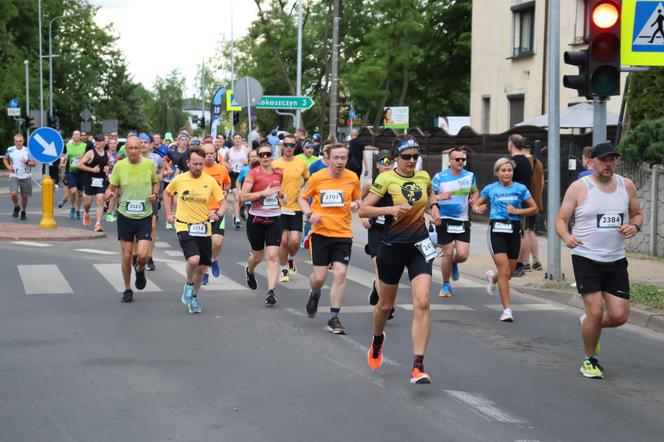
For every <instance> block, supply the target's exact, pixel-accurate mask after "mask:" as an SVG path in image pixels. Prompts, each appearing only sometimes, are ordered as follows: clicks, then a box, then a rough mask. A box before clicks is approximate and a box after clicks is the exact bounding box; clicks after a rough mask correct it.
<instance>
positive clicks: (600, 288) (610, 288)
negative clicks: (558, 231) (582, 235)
mask: <svg viewBox="0 0 664 442" xmlns="http://www.w3.org/2000/svg"><path fill="white" fill-rule="evenodd" d="M572 267H573V268H574V279H575V280H576V290H577V291H578V292H579V293H581V294H582V295H587V294H589V293H596V292H606V293H610V294H612V295H614V296H617V297H619V298H623V299H629V274H628V273H627V258H623V259H619V260H618V261H612V262H599V261H593V260H592V259H588V258H585V257H583V256H579V255H572Z"/></svg>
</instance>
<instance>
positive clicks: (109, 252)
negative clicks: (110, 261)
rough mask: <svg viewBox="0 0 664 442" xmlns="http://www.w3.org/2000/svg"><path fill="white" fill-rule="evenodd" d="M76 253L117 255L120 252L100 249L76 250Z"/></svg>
mask: <svg viewBox="0 0 664 442" xmlns="http://www.w3.org/2000/svg"><path fill="white" fill-rule="evenodd" d="M74 251H75V252H83V253H92V254H94V255H117V254H118V252H111V251H108V250H99V249H74Z"/></svg>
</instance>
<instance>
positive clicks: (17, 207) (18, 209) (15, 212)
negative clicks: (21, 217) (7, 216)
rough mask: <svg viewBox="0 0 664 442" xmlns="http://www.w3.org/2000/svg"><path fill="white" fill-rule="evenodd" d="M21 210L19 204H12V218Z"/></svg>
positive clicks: (16, 216)
mask: <svg viewBox="0 0 664 442" xmlns="http://www.w3.org/2000/svg"><path fill="white" fill-rule="evenodd" d="M20 211H21V208H20V207H19V206H14V213H12V217H13V218H18V214H19V212H20Z"/></svg>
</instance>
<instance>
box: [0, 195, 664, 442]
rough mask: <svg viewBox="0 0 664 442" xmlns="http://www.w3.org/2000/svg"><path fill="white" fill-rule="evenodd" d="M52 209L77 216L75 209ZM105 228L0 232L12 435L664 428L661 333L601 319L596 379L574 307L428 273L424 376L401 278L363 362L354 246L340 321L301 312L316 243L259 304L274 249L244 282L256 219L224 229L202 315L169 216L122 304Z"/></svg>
mask: <svg viewBox="0 0 664 442" xmlns="http://www.w3.org/2000/svg"><path fill="white" fill-rule="evenodd" d="M37 202H38V199H35V200H34V201H33V202H32V205H33V207H32V211H35V206H36V205H37ZM10 211H11V206H10V204H9V202H8V198H7V197H4V198H3V199H2V200H1V201H0V222H13V221H12V218H11V214H10ZM30 212H31V211H30V210H29V213H28V216H29V220H28V222H34V223H37V222H38V215H37V214H36V213H30ZM57 221H58V223H59V224H60V225H62V226H67V227H78V226H79V224H78V222H75V221H71V220H69V219H68V217H67V216H66V212H65V211H64V210H62V211H58V216H57ZM16 222H18V221H16ZM105 227H106V228H107V233H108V236H109V238H108V239H106V240H91V241H84V242H61V243H50V244H49V245H47V246H45V247H44V246H42V247H39V246H38V245H35V244H34V243H31V242H28V243H13V242H1V243H0V280H2V281H3V285H2V289H0V301H2V305H3V307H2V309H0V324H1V325H0V327H1V330H2V332H1V333H0V429H1V430H0V440H2V441H5V440H6V441H19V440H20V441H46V440H48V441H90V440H94V441H118V440H123V441H147V440H150V441H152V440H155V441H156V440H174V441H194V440H196V441H339V440H348V441H379V440H380V441H414V440H418V441H475V440H477V441H525V440H528V441H536V440H537V441H576V440H579V441H582V440H588V439H589V438H590V439H595V440H597V439H599V440H603V441H625V440H634V441H660V440H662V434H663V431H664V424H663V423H662V421H661V416H662V412H664V404H663V402H662V401H663V400H664V376H663V375H664V354H663V352H662V350H661V349H662V343H663V342H664V340H663V339H662V338H663V336H662V335H660V334H656V333H654V332H650V331H647V330H643V329H639V328H636V327H632V326H625V327H622V328H620V329H617V330H607V331H605V333H604V335H603V338H602V355H601V361H602V363H603V365H604V366H605V368H606V370H605V374H606V379H604V380H588V379H584V378H583V377H582V376H581V375H580V373H579V371H578V369H579V366H580V363H581V356H582V353H583V351H582V346H581V340H580V330H579V324H578V317H579V315H580V311H578V310H575V309H573V308H570V307H567V306H562V305H558V304H554V303H551V302H544V301H542V300H541V299H538V298H534V297H530V296H514V306H513V310H514V314H515V322H514V323H512V324H504V323H501V322H499V321H498V315H499V313H500V311H499V307H498V304H499V300H498V299H497V298H490V297H489V296H487V295H486V293H485V291H484V289H483V287H482V284H481V283H480V282H477V281H472V280H468V279H464V278H462V281H461V284H460V285H463V286H464V287H458V288H457V289H456V292H455V297H454V298H452V299H450V300H441V299H439V298H438V297H437V296H436V293H437V290H438V286H434V287H433V288H432V298H431V301H432V318H433V323H432V331H431V341H430V345H429V350H428V353H427V355H426V358H425V366H426V368H427V371H428V372H429V374H430V375H431V376H432V379H433V383H432V384H431V385H428V386H426V385H424V386H414V385H410V384H409V382H408V379H409V371H410V367H411V363H412V360H411V359H412V355H411V344H410V319H411V313H410V312H409V311H408V307H409V305H410V304H411V302H412V301H411V299H410V295H409V292H408V287H407V285H408V282H407V280H406V279H402V283H403V284H404V288H402V289H401V290H400V293H399V299H398V303H399V305H400V307H399V308H398V309H397V312H396V318H395V319H394V320H393V321H390V323H389V327H388V330H387V340H386V344H385V350H384V351H385V357H386V358H387V360H386V361H385V363H384V364H383V367H381V369H380V370H378V371H377V372H373V371H372V370H370V369H369V368H368V366H367V363H366V350H367V346H368V345H369V343H370V339H371V317H370V313H369V311H370V309H369V308H368V307H367V295H368V292H369V286H370V283H371V276H370V273H369V272H370V269H371V268H370V263H369V260H368V258H367V257H366V255H364V253H363V252H362V249H361V247H360V246H356V247H354V248H353V256H352V258H351V270H350V272H351V275H352V278H351V280H349V282H348V284H347V295H346V301H345V306H344V309H342V313H341V318H342V320H343V322H344V324H345V325H346V327H347V329H348V335H347V336H345V337H343V336H335V335H332V334H331V333H329V332H328V331H327V330H326V328H325V324H326V321H327V309H326V308H325V306H328V305H329V298H328V297H327V290H324V292H323V298H322V299H321V309H320V310H319V314H318V316H317V317H316V318H315V319H308V318H307V317H306V316H305V314H304V304H305V302H306V298H307V293H308V290H307V288H306V287H307V282H306V276H303V275H308V273H309V271H310V265H309V264H308V263H307V261H308V254H307V253H306V252H305V251H301V253H300V254H299V255H298V258H299V259H298V260H297V263H298V265H299V270H300V274H299V275H298V276H296V277H295V278H293V279H292V281H291V282H290V283H288V284H286V286H279V287H278V289H277V296H278V304H277V306H276V307H275V308H268V307H266V306H265V304H264V300H263V299H264V292H265V278H264V276H262V275H264V274H265V270H264V265H261V266H260V267H259V270H258V273H259V276H258V284H259V289H258V290H257V291H255V292H253V291H250V290H249V289H247V288H246V286H245V283H244V277H243V267H244V264H243V262H244V261H246V257H247V252H248V243H247V240H246V237H245V232H244V228H243V229H242V230H241V231H239V232H236V231H229V232H227V235H226V243H225V246H224V251H223V252H222V259H221V262H222V274H223V278H222V280H221V281H220V280H214V278H213V279H212V280H211V285H210V286H209V289H206V290H203V291H202V292H201V294H200V297H201V301H202V306H203V313H202V314H200V315H193V316H192V315H189V314H188V313H187V312H186V308H185V306H183V305H182V304H181V303H180V300H179V297H180V293H181V289H182V284H183V282H184V280H183V277H182V275H181V274H180V273H179V271H180V270H181V269H182V265H183V258H182V256H181V255H180V254H179V246H178V243H177V239H176V238H175V234H174V233H173V232H172V231H171V232H168V231H165V230H163V223H162V222H160V238H159V242H158V243H157V245H158V247H157V250H156V252H155V255H154V256H155V258H156V261H157V270H156V271H155V272H148V279H149V280H150V282H151V284H149V285H148V288H147V289H149V290H146V291H145V292H135V302H133V303H131V304H122V303H120V297H121V296H120V294H119V293H118V290H117V289H116V286H115V285H114V284H117V277H118V275H119V264H118V262H119V253H118V252H119V247H118V245H117V242H116V241H115V228H114V225H112V224H108V223H106V224H105ZM479 253H482V252H481V251H480V252H479ZM461 270H462V272H463V267H462V268H461Z"/></svg>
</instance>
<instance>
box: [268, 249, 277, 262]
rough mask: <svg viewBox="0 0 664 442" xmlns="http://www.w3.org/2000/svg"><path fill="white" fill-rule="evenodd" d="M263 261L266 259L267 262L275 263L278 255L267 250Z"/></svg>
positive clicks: (274, 251) (273, 251)
mask: <svg viewBox="0 0 664 442" xmlns="http://www.w3.org/2000/svg"><path fill="white" fill-rule="evenodd" d="M265 259H267V261H268V262H277V260H278V259H279V254H278V253H277V251H276V250H268V251H267V253H266V254H265Z"/></svg>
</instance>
